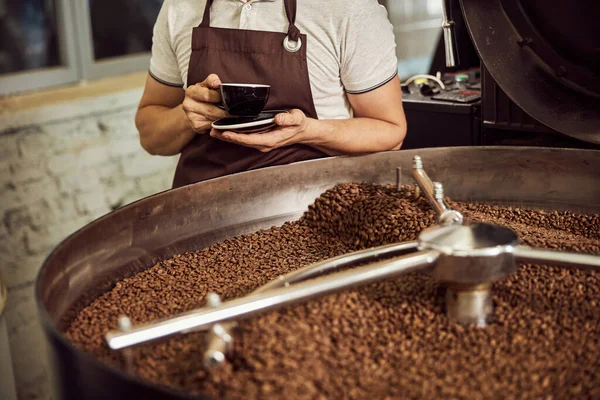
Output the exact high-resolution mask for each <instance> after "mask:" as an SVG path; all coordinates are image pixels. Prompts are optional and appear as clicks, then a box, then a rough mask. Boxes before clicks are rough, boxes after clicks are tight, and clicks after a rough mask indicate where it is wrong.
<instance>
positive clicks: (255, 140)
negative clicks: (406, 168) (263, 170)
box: [211, 76, 406, 155]
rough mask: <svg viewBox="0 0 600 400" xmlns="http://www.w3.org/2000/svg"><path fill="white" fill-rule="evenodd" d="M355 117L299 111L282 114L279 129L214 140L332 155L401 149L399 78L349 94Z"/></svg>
mask: <svg viewBox="0 0 600 400" xmlns="http://www.w3.org/2000/svg"><path fill="white" fill-rule="evenodd" d="M348 99H349V101H350V104H351V105H352V108H353V109H354V118H350V119H346V120H316V119H312V118H308V117H306V116H305V115H304V113H302V112H301V111H300V110H293V111H292V112H291V113H290V114H279V115H277V116H276V118H275V122H276V123H277V125H279V128H278V129H275V130H273V131H271V132H267V133H262V134H256V135H246V134H236V133H233V132H219V131H216V130H212V131H211V135H212V136H213V137H216V138H219V139H221V140H225V141H228V142H232V143H237V144H240V145H243V146H248V147H254V148H256V149H258V150H260V151H263V152H267V151H270V150H273V149H276V148H279V147H283V146H288V145H291V144H299V143H302V144H307V145H309V146H312V147H315V148H317V149H319V150H321V151H323V152H325V153H327V154H329V155H345V154H348V155H350V154H352V155H356V154H367V153H375V152H379V151H387V150H398V149H399V148H400V147H401V146H402V142H403V140H404V137H405V136H406V118H405V116H404V109H403V107H402V89H401V87H400V80H399V78H398V76H396V77H394V78H393V79H392V80H391V81H389V82H388V83H386V84H385V85H383V86H381V87H379V88H377V89H375V90H372V91H370V92H367V93H362V94H348Z"/></svg>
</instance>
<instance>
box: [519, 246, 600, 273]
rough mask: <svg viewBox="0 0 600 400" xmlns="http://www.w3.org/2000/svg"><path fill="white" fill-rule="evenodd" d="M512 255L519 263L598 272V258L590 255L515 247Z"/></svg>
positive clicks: (599, 266) (599, 268)
mask: <svg viewBox="0 0 600 400" xmlns="http://www.w3.org/2000/svg"><path fill="white" fill-rule="evenodd" d="M513 254H514V255H515V258H516V260H517V261H520V262H527V263H535V264H540V263H541V264H552V265H556V266H561V267H574V268H579V269H582V270H588V271H600V257H599V256H593V255H590V254H581V253H569V252H564V251H556V250H545V249H534V248H531V247H527V246H517V247H515V249H514V251H513Z"/></svg>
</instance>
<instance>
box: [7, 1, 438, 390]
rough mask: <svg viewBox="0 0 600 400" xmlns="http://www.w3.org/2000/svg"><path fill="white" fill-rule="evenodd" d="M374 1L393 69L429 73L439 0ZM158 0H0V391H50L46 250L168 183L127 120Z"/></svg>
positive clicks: (165, 171)
mask: <svg viewBox="0 0 600 400" xmlns="http://www.w3.org/2000/svg"><path fill="white" fill-rule="evenodd" d="M381 3H382V4H384V5H385V6H386V7H387V9H388V12H389V17H390V20H391V21H392V23H393V25H394V27H395V32H396V42H397V46H398V47H397V49H398V68H399V73H400V77H401V79H402V80H405V79H407V78H408V77H410V76H413V75H415V74H419V73H427V72H429V68H430V64H431V61H432V57H433V53H434V51H435V48H436V46H437V44H438V40H439V37H440V33H441V28H440V25H441V12H442V9H441V5H442V2H441V1H439V0H388V1H381ZM161 5H162V0H71V1H68V0H0V188H1V189H0V204H1V206H0V218H1V221H0V274H1V277H2V280H3V282H4V283H5V285H6V287H7V288H8V304H7V308H6V310H5V311H4V312H3V313H2V314H0V398H1V399H3V400H12V399H14V398H16V397H18V398H19V399H49V398H50V387H51V382H50V375H49V373H48V370H47V362H46V354H45V347H44V346H45V344H44V339H43V336H42V334H41V331H40V329H39V323H38V320H37V311H36V308H35V301H34V297H33V289H34V288H33V284H34V281H35V277H36V274H37V271H38V269H39V267H40V265H41V264H42V262H43V260H44V259H45V257H46V256H47V255H48V254H49V252H50V251H52V249H53V248H54V247H55V246H56V245H57V244H58V243H59V242H60V241H61V240H63V239H64V238H65V237H67V236H68V235H69V234H71V233H73V232H74V231H75V230H77V229H79V228H81V227H82V226H84V225H86V224H87V223H89V222H91V221H92V220H94V219H96V218H98V217H100V216H102V215H104V214H106V213H108V212H110V211H112V210H114V209H117V208H119V207H122V206H123V205H125V204H128V203H131V202H133V201H135V200H138V199H140V198H143V197H146V196H148V195H151V194H154V193H157V192H160V191H163V190H166V189H168V188H169V187H170V185H171V179H172V176H173V172H174V168H175V163H176V158H175V157H172V158H161V157H152V156H149V155H147V154H145V152H144V151H143V150H142V148H141V147H140V145H139V140H138V135H137V131H136V129H135V125H134V113H135V110H136V107H137V103H138V101H139V99H140V96H141V93H142V87H143V83H144V80H145V76H146V71H147V69H148V62H149V57H150V55H149V50H150V48H151V42H152V27H153V24H154V20H155V18H156V16H157V14H158V12H159V9H160V7H161ZM13 378H14V379H13ZM13 382H14V384H13ZM15 393H17V394H18V395H17V396H15Z"/></svg>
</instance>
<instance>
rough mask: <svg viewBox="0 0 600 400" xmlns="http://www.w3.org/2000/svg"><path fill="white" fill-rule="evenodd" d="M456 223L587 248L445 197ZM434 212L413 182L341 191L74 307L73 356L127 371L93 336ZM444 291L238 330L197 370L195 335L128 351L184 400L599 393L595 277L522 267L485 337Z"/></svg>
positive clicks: (415, 224)
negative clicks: (227, 349) (211, 364)
mask: <svg viewBox="0 0 600 400" xmlns="http://www.w3.org/2000/svg"><path fill="white" fill-rule="evenodd" d="M447 200H448V202H449V203H450V205H451V206H452V207H453V208H455V209H457V210H459V211H460V212H461V213H463V215H464V216H465V219H466V220H467V221H481V222H491V223H495V224H499V225H503V226H507V227H509V228H511V229H514V230H515V231H516V232H518V233H519V235H520V238H521V240H522V242H523V243H524V244H526V245H530V246H535V247H543V248H554V249H563V250H570V251H578V252H585V253H592V254H598V253H599V252H600V217H599V216H598V215H580V214H575V213H571V212H558V211H552V212H548V211H536V210H530V209H526V208H522V207H519V208H512V207H503V206H498V205H485V204H470V203H463V202H453V201H451V199H447ZM436 220H437V218H436V215H435V214H434V213H433V211H432V209H431V208H430V206H429V205H428V203H427V201H426V200H425V199H424V198H423V196H415V189H414V187H408V186H407V187H402V188H400V189H399V190H398V189H397V188H396V187H395V186H391V185H390V186H382V185H372V184H365V183H362V184H359V183H345V184H341V185H338V186H336V187H335V188H333V189H331V190H329V191H327V192H325V193H323V194H322V196H320V197H319V198H318V199H317V200H316V201H315V202H314V204H312V205H311V206H309V207H308V209H307V211H306V213H305V214H304V215H303V216H302V218H301V219H300V220H299V221H295V222H288V223H285V224H283V225H282V226H281V227H273V228H271V229H266V230H263V231H260V232H256V233H253V234H248V235H241V236H238V237H235V238H231V239H227V240H225V241H223V242H221V243H218V244H215V245H213V246H210V247H208V248H205V249H201V250H198V251H196V252H191V253H186V254H179V255H175V256H173V257H171V258H170V259H167V260H164V261H161V262H160V263H158V264H156V265H155V266H153V267H151V268H149V269H147V270H146V271H144V272H142V273H139V274H138V275H136V276H134V277H132V278H127V279H124V280H122V281H120V282H117V283H116V284H115V285H114V287H113V288H112V289H111V290H110V291H108V292H106V293H105V294H103V295H102V296H100V297H98V298H97V299H96V300H95V301H93V302H92V303H91V304H89V305H88V306H87V307H86V308H84V309H83V310H81V311H80V312H79V313H78V314H77V316H76V318H75V319H74V320H73V322H72V323H71V325H70V326H69V328H68V329H67V331H66V336H67V337H68V339H69V340H71V342H72V343H74V344H75V345H76V346H78V347H80V348H82V349H83V350H85V351H87V352H89V353H90V354H92V355H93V356H95V357H97V358H98V359H100V360H102V361H104V362H106V363H108V364H110V365H113V366H115V367H116V368H122V369H125V363H124V361H123V357H122V354H121V352H115V351H110V350H109V349H108V347H107V346H106V343H105V341H104V337H103V335H104V334H105V333H106V332H107V331H109V330H112V329H115V328H116V326H117V320H118V317H119V316H121V315H123V314H125V315H128V316H130V317H131V318H132V321H133V323H134V324H136V323H141V322H150V321H154V320H157V319H161V318H164V317H169V316H173V315H177V314H178V313H181V312H184V311H188V310H191V309H195V308H198V307H202V306H203V305H204V303H205V296H206V295H207V293H209V292H216V293H219V294H220V295H221V296H222V298H223V300H224V301H226V300H230V299H233V298H238V297H240V296H244V295H246V294H248V293H250V292H251V291H253V290H254V289H256V288H258V287H259V286H261V285H263V284H265V283H266V282H268V281H269V280H271V279H275V278H277V277H278V276H280V275H282V274H285V273H288V272H290V271H293V270H295V269H298V268H301V267H303V266H306V265H309V264H312V263H315V262H317V261H320V260H324V259H327V258H331V257H335V256H337V255H341V254H345V253H348V252H350V251H354V250H359V249H364V248H368V247H372V246H377V245H382V244H387V243H396V242H403V241H409V240H415V239H416V238H417V237H418V235H419V233H420V232H421V230H422V229H424V228H425V227H428V226H431V225H434V224H435V223H436ZM443 299H444V290H443V287H442V286H441V285H440V284H438V283H437V282H435V281H434V280H432V279H431V278H429V277H428V276H425V275H423V274H418V273H413V274H409V275H406V276H404V277H402V278H400V279H396V280H393V281H387V282H382V283H377V284H372V285H369V286H367V287H363V288H360V289H357V290H349V291H346V292H343V293H338V294H335V295H330V296H327V297H324V298H321V299H316V300H313V301H310V302H308V303H306V304H301V305H297V306H294V307H288V308H286V309H283V310H280V311H277V312H271V313H267V314H263V315H261V316H258V317H256V318H252V319H248V320H243V321H240V322H239V325H238V329H237V331H236V332H235V344H234V350H233V354H232V356H231V357H230V360H229V361H228V363H226V364H225V365H223V366H222V367H220V368H218V369H216V370H207V369H205V368H204V366H203V364H202V359H203V357H202V354H203V352H204V349H205V348H204V346H205V336H204V334H203V333H201V332H200V333H190V334H185V335H176V336H173V337H170V338H168V339H166V340H162V341H157V342H153V343H150V344H144V345H140V346H137V347H135V348H133V349H132V353H133V354H132V359H133V363H132V365H133V367H132V368H133V373H135V374H136V375H138V376H139V377H141V378H143V379H146V380H148V381H151V382H154V383H156V384H158V385H161V386H167V387H172V388H175V389H179V390H183V391H185V392H188V393H190V394H192V395H199V394H206V395H209V396H212V397H215V398H231V399H261V398H265V397H268V398H278V399H291V398H293V399H304V398H306V399H366V398H369V399H406V398H552V399H559V398H564V399H572V398H599V396H600V389H599V388H600V364H599V362H598V359H600V274H598V273H593V272H584V271H580V270H570V269H563V268H557V267H550V266H545V265H532V264H523V265H520V267H519V270H518V272H517V273H516V274H515V275H513V276H510V277H508V278H506V279H504V280H502V281H499V282H496V283H494V286H493V301H494V305H495V313H494V316H493V319H492V321H491V324H490V325H489V326H488V327H487V328H485V329H478V328H471V327H462V326H459V325H455V324H452V323H450V322H449V321H448V320H447V318H446V316H445V314H444V300H443Z"/></svg>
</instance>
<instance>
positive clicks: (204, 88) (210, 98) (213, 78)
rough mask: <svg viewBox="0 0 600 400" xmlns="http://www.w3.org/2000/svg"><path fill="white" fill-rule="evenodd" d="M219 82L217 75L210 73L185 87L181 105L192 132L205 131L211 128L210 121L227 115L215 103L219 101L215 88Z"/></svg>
mask: <svg viewBox="0 0 600 400" xmlns="http://www.w3.org/2000/svg"><path fill="white" fill-rule="evenodd" d="M220 84H221V80H220V79H219V77H218V76H217V75H215V74H210V75H209V76H208V77H207V78H206V79H205V80H204V82H200V83H197V84H195V85H193V86H190V87H188V88H187V89H186V91H185V99H184V100H183V105H182V107H183V111H184V112H185V115H186V117H187V119H188V122H189V124H190V126H191V127H192V129H193V130H194V132H196V133H207V132H209V131H210V130H211V126H210V125H211V123H212V121H215V120H217V119H219V118H223V117H226V116H227V113H226V112H225V110H223V109H221V108H219V107H217V106H216V105H215V104H218V103H220V102H221V95H220V94H219V91H218V90H217V89H219V85H220Z"/></svg>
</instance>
